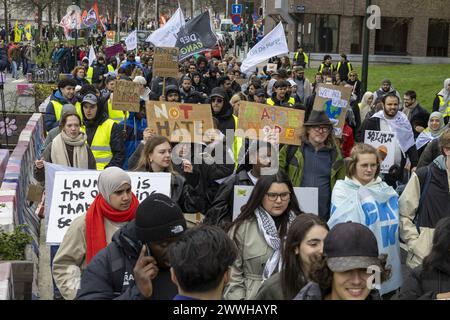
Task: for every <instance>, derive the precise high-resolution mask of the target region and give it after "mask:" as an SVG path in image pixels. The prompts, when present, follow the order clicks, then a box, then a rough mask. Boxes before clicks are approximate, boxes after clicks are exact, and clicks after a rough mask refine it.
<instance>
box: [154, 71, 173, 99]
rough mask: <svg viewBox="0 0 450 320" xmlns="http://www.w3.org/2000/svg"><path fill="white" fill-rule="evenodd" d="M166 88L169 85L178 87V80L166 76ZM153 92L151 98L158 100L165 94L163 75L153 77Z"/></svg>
mask: <svg viewBox="0 0 450 320" xmlns="http://www.w3.org/2000/svg"><path fill="white" fill-rule="evenodd" d="M165 79H166V80H165V82H166V88H167V86H169V85H174V86H177V87H178V81H177V79H175V78H165ZM150 89H151V92H152V93H151V94H150V99H151V100H155V101H158V100H159V97H160V96H162V95H163V78H161V77H153V79H152V83H151V88H150Z"/></svg>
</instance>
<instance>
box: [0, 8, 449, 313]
mask: <svg viewBox="0 0 450 320" xmlns="http://www.w3.org/2000/svg"><path fill="white" fill-rule="evenodd" d="M119 3H120V1H119ZM137 3H139V1H137ZM87 6H88V8H86V11H85V12H84V13H83V12H81V11H78V9H79V7H78V9H76V8H75V7H77V6H75V7H73V8H72V10H68V12H67V14H65V15H64V14H63V17H62V18H61V19H62V20H61V22H60V23H59V28H60V29H61V30H60V32H61V37H62V36H63V35H64V37H65V38H66V39H65V40H62V41H60V43H59V44H58V43H55V48H54V49H53V51H52V53H51V55H50V60H49V62H48V65H45V64H40V62H36V61H35V60H33V59H34V58H31V57H30V54H32V55H34V54H35V53H36V54H40V51H39V50H43V49H42V48H41V47H39V50H38V51H36V52H34V51H33V50H36V46H34V44H33V43H34V38H33V36H31V31H30V30H31V29H29V28H25V29H26V30H25V29H24V31H23V33H24V35H23V36H21V33H20V32H19V31H18V30H19V27H18V26H16V28H15V32H16V33H17V32H18V33H17V34H20V35H19V36H18V37H19V38H17V39H14V40H11V43H8V41H5V40H2V42H1V44H0V71H1V74H3V75H4V74H7V75H8V77H9V73H11V76H12V79H14V80H13V81H22V80H20V79H23V81H22V82H21V83H20V84H17V87H18V88H19V86H21V88H22V89H23V88H25V89H29V90H31V92H33V94H35V95H36V99H37V93H38V92H41V91H40V90H41V88H42V87H46V86H47V88H48V89H49V90H47V91H45V94H43V96H42V97H41V98H40V100H39V106H38V108H37V111H36V112H33V115H32V116H31V117H29V119H27V121H25V123H24V124H23V125H21V127H20V129H17V127H18V126H19V124H17V123H14V122H13V120H9V118H6V116H5V113H4V116H5V117H4V118H2V120H1V121H0V134H2V135H5V138H6V142H5V146H7V147H8V143H11V139H12V137H13V135H14V134H13V133H12V132H13V131H16V130H17V131H18V133H17V136H18V137H17V138H16V140H15V141H17V144H16V146H15V148H14V150H9V151H8V150H3V149H2V150H0V174H1V176H2V177H3V180H2V181H3V182H2V188H1V190H0V200H1V208H0V300H13V299H20V298H19V296H20V295H19V292H20V294H21V295H22V296H21V297H22V299H25V300H26V299H34V300H38V299H40V300H44V299H50V300H116V299H117V300H147V299H148V300H223V301H241V300H262V301H264V300H295V301H296V300H418V299H426V300H450V125H449V124H448V123H449V119H450V75H449V76H448V77H447V78H442V79H439V84H438V85H436V86H435V87H433V88H432V90H433V92H432V94H433V95H434V96H433V98H434V100H433V101H424V100H421V99H422V96H420V95H419V94H418V92H422V91H420V89H421V88H420V86H418V85H417V83H418V82H408V81H406V80H407V79H406V80H405V81H403V80H404V79H403V80H402V81H403V82H405V83H407V85H408V86H410V87H408V88H407V90H404V91H403V92H401V91H399V90H397V89H396V86H397V83H395V82H394V81H393V80H392V79H391V76H392V74H389V73H388V72H386V73H385V74H383V80H382V81H381V82H377V83H376V87H377V88H378V87H379V88H378V90H376V91H369V83H368V81H369V80H368V78H367V74H366V73H367V69H364V67H363V73H365V77H363V76H362V74H358V72H357V70H360V68H359V64H360V62H361V61H359V60H358V62H356V61H353V60H352V61H350V58H349V56H347V54H346V53H344V52H342V53H340V54H339V58H340V59H341V60H339V61H334V62H333V61H332V56H331V55H330V54H329V52H324V54H322V53H321V57H320V59H319V60H320V61H317V60H316V62H318V64H314V66H313V65H312V60H311V59H312V58H311V57H312V56H313V55H312V53H311V52H308V53H305V51H304V48H302V46H301V43H297V44H296V47H295V49H294V51H293V50H292V46H291V44H290V45H289V46H288V43H289V42H288V33H289V32H288V31H287V30H286V23H283V21H279V22H278V21H277V22H276V23H275V24H273V27H272V28H270V29H268V28H266V29H264V32H263V28H262V27H261V24H260V23H259V22H258V21H260V20H261V19H263V18H265V17H263V16H262V14H261V15H259V16H258V12H257V10H256V9H255V13H254V15H256V16H254V17H253V18H252V16H251V15H250V16H249V19H250V20H251V19H253V20H252V27H250V28H248V29H245V31H246V32H242V31H239V30H238V29H237V28H247V27H246V23H247V22H245V23H244V22H242V23H241V22H240V17H241V16H240V13H236V12H238V11H236V12H235V11H233V13H230V15H231V16H232V17H233V19H232V20H233V23H234V24H233V25H234V26H235V27H233V28H235V29H232V30H235V31H230V32H229V33H230V34H232V36H233V38H230V39H229V38H228V35H226V32H225V31H224V30H222V31H223V32H222V31H221V29H220V26H221V25H222V22H223V20H221V18H220V14H219V13H217V14H212V12H213V11H212V9H211V8H210V9H209V10H208V8H207V9H206V10H205V9H203V10H200V11H199V12H197V13H198V14H195V15H194V14H193V13H194V12H195V10H193V11H192V13H190V14H189V13H188V12H186V10H184V9H182V7H181V6H180V4H178V5H177V6H176V7H174V8H173V10H171V11H170V12H171V14H170V15H165V16H164V19H163V20H164V21H163V23H161V22H162V20H161V21H160V22H159V23H157V24H155V25H153V23H152V32H151V33H149V34H146V37H145V39H143V38H142V36H141V34H142V29H140V27H139V26H140V25H139V23H138V24H137V25H135V24H134V23H133V27H130V28H129V26H128V24H126V26H125V27H126V35H125V36H121V32H120V31H121V30H117V34H116V31H115V29H114V30H112V29H111V27H110V23H109V22H108V21H109V20H108V18H107V14H106V11H105V12H104V15H103V16H102V15H101V14H100V13H102V14H103V12H101V11H102V10H101V9H99V8H98V4H97V1H95V5H93V6H92V8H91V7H89V6H90V4H87ZM119 6H120V5H119ZM236 6H237V7H236ZM240 6H241V9H245V10H247V9H248V8H247V9H246V8H242V4H241V5H240ZM247 6H248V4H247ZM183 7H184V4H183ZM101 8H102V7H101ZM232 8H233V9H232V10H241V9H239V4H238V3H237V2H236V5H233V7H232ZM138 9H139V7H138ZM308 9H309V8H308ZM50 10H51V9H50ZM227 10H228V8H227ZM299 10H300V9H299ZM303 10H304V8H303ZM69 11H70V12H69ZM227 14H228V11H227ZM185 15H186V16H188V15H189V16H190V18H189V19H186V18H185ZM237 15H238V16H239V17H237ZM103 17H104V18H103ZM161 17H162V16H161ZM225 18H228V16H227V15H225ZM225 18H224V19H225ZM238 20H239V23H236V22H237V21H238ZM345 23H347V22H345ZM303 27H305V25H303ZM309 28H311V26H310V27H309ZM306 29H308V28H306ZM82 30H83V31H82ZM94 30H95V31H94ZM330 30H331V29H330ZM74 32H75V33H76V37H77V38H76V39H77V40H75V41H80V42H79V43H81V44H80V45H79V46H78V45H77V44H76V43H77V42H75V45H74V46H73V45H72V47H71V48H68V47H67V43H68V41H69V40H70V41H71V40H72V36H73V35H74ZM78 32H79V33H80V34H81V32H83V34H87V35H88V34H94V33H95V34H96V35H98V37H99V38H98V41H97V39H96V38H94V37H90V36H86V38H85V39H86V42H82V40H81V39H78ZM262 32H263V34H261V33H262ZM309 32H310V31H309ZM122 33H124V30H122ZM447 33H448V32H447ZM30 37H31V38H30ZM447 38H449V37H447ZM2 39H4V38H2ZM22 39H28V40H22ZM88 39H89V40H88ZM449 39H450V38H449ZM16 40H18V41H16ZM92 40H94V41H92ZM23 41H30V42H29V43H27V44H26V47H27V50H26V53H27V55H26V57H27V58H25V59H24V60H23V57H22V53H21V52H22V51H21V50H22V49H21V47H22V45H23V43H21V42H23ZM64 41H67V43H66V42H64ZM449 41H450V40H449ZM367 43H369V42H367ZM7 45H8V47H7ZM449 48H450V46H449ZM50 49H52V48H50ZM30 50H31V51H32V52H31V53H29V51H30ZM332 50H334V49H332ZM241 51H242V52H241ZM320 52H323V51H320ZM331 53H335V52H334V51H333V52H331ZM348 53H349V52H348ZM349 54H350V53H349ZM314 55H315V56H317V55H318V54H317V53H314ZM315 56H314V57H315ZM335 56H336V55H335ZM322 57H323V60H322ZM39 61H40V60H39ZM367 61H368V60H367ZM25 62H26V63H27V64H24V63H25ZM362 63H363V64H364V63H369V64H370V66H372V65H371V63H372V61H370V62H362ZM352 64H354V65H355V66H356V65H358V67H354V66H352ZM21 65H22V72H23V74H22V73H21V71H20V67H21ZM45 69H48V70H50V69H51V70H55V74H56V75H57V76H55V79H54V81H50V80H48V79H47V80H45V81H44V80H42V79H41V80H42V81H40V80H39V79H40V78H39V77H38V76H37V75H38V74H39V72H41V73H42V72H44V71H43V70H45ZM313 69H314V70H313ZM38 70H40V71H38ZM343 70H345V71H343ZM364 70H365V71H364ZM371 70H372V69H371ZM42 74H43V73H42ZM24 76H26V78H24ZM308 77H310V78H308ZM16 79H19V80H16ZM371 81H372V82H373V80H371ZM4 82H5V81H4V80H2V83H1V84H0V91H1V94H2V95H3V84H4ZM38 84H40V85H41V86H38ZM370 85H372V87H373V83H371V84H370ZM398 85H400V84H398ZM402 85H404V83H403V84H402ZM414 85H416V87H414ZM6 86H7V85H5V88H6ZM431 87H432V86H431V85H430V84H428V86H427V90H429V88H431ZM402 88H403V87H402ZM22 89H21V90H22ZM25 89H23V90H25ZM5 90H6V89H5ZM17 90H19V89H17ZM402 90H403V89H402ZM3 100H4V99H3ZM419 101H420V103H419ZM8 103H9V102H8ZM3 104H5V102H4V101H3ZM14 121H15V120H14ZM14 127H15V128H14ZM8 130H9V131H8ZM8 137H9V138H10V141H9V142H8ZM3 141H4V140H3V138H2V147H3ZM3 151H4V152H3ZM13 234H20V235H21V236H22V238H23V239H24V240H23V241H24V242H23V246H22V247H21V249H20V250H18V251H20V254H19V255H12V254H10V252H13V251H14V250H16V249H14V250H13V249H12V248H13V244H12V243H13V242H14V241H13V240H8V239H13V236H12V235H13ZM15 241H18V240H15ZM44 257H45V258H44ZM17 260H25V261H28V262H29V268H30V269H29V272H28V279H29V286H23V288H25V289H21V290H18V289H17V288H19V285H18V284H17V283H18V282H17V281H19V280H16V282H14V278H16V277H17V279H20V277H19V276H17V275H14V272H17V271H14V270H15V268H17V266H15V262H14V261H17ZM16 264H17V263H16ZM33 270H34V271H33ZM38 275H39V279H40V281H41V283H37V279H38ZM21 281H24V280H21ZM43 283H45V284H46V286H47V287H48V288H50V289H48V288H47V289H46V293H45V294H44V293H43V292H44V291H42V290H41V288H42V287H43ZM26 288H28V289H26ZM24 290H25V291H26V290H28V291H29V294H30V297H29V298H25V296H24V295H25V293H24ZM14 294H15V295H14ZM261 308H262V307H261ZM261 310H265V309H264V308H262V309H261ZM177 312H182V309H179V310H178V309H177ZM186 312H188V311H186ZM261 312H263V311H261ZM268 312H269V309H267V310H266V313H265V314H268Z"/></svg>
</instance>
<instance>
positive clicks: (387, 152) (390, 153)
mask: <svg viewBox="0 0 450 320" xmlns="http://www.w3.org/2000/svg"><path fill="white" fill-rule="evenodd" d="M396 141H397V139H396V134H395V132H389V131H373V130H366V132H365V135H364V143H367V144H370V145H371V146H372V147H374V148H375V149H377V151H378V154H379V155H380V157H381V159H382V160H383V162H382V163H381V168H380V171H381V172H382V173H388V172H389V168H390V167H392V166H393V165H394V163H395V148H396V145H395V144H396Z"/></svg>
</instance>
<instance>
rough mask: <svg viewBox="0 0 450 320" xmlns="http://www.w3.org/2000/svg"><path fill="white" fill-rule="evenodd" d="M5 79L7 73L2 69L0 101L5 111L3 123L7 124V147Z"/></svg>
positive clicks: (6, 139) (6, 134)
mask: <svg viewBox="0 0 450 320" xmlns="http://www.w3.org/2000/svg"><path fill="white" fill-rule="evenodd" d="M5 81H6V73H4V72H3V71H0V102H1V104H2V113H3V123H4V125H5V142H6V149H8V148H9V143H8V130H7V128H6V126H7V123H6V105H5V93H4V87H5Z"/></svg>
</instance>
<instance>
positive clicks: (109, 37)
mask: <svg viewBox="0 0 450 320" xmlns="http://www.w3.org/2000/svg"><path fill="white" fill-rule="evenodd" d="M115 38H116V32H115V31H106V45H107V46H108V47H109V46H112V45H113V44H114V39H115Z"/></svg>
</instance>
